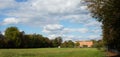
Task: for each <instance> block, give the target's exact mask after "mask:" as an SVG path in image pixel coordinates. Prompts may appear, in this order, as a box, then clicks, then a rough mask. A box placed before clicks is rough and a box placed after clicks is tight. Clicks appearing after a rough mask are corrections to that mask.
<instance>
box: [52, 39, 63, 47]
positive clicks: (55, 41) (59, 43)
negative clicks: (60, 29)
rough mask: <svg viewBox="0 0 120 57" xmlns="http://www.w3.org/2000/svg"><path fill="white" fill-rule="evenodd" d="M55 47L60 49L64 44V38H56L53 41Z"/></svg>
mask: <svg viewBox="0 0 120 57" xmlns="http://www.w3.org/2000/svg"><path fill="white" fill-rule="evenodd" d="M52 43H53V46H54V47H58V46H60V45H61V43H62V38H61V37H56V38H55V39H53V40H52Z"/></svg>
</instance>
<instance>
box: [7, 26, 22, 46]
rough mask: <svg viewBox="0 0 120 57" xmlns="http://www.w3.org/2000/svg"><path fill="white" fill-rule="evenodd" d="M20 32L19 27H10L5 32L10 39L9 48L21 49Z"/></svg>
mask: <svg viewBox="0 0 120 57" xmlns="http://www.w3.org/2000/svg"><path fill="white" fill-rule="evenodd" d="M19 37H20V32H19V30H18V28H17V27H8V28H7V29H6V30H5V38H7V39H8V44H9V47H11V48H13V47H19V45H20V38H19Z"/></svg>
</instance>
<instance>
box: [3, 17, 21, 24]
mask: <svg viewBox="0 0 120 57" xmlns="http://www.w3.org/2000/svg"><path fill="white" fill-rule="evenodd" d="M17 23H19V20H18V19H15V18H6V19H4V20H3V25H6V24H17Z"/></svg>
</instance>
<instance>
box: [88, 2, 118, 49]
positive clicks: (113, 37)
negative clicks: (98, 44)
mask: <svg viewBox="0 0 120 57" xmlns="http://www.w3.org/2000/svg"><path fill="white" fill-rule="evenodd" d="M86 2H87V5H88V9H89V10H90V12H91V15H92V16H93V17H94V18H96V20H98V21H99V22H102V24H103V25H102V29H103V41H104V44H105V46H107V47H108V48H110V49H116V50H120V44H119V42H120V26H119V25H120V6H119V5H120V0H86Z"/></svg>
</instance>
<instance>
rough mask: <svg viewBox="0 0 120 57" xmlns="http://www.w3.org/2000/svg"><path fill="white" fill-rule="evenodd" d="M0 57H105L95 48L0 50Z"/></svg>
mask: <svg viewBox="0 0 120 57" xmlns="http://www.w3.org/2000/svg"><path fill="white" fill-rule="evenodd" d="M0 57H104V52H102V51H100V50H97V49H95V48H35V49H0Z"/></svg>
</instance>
